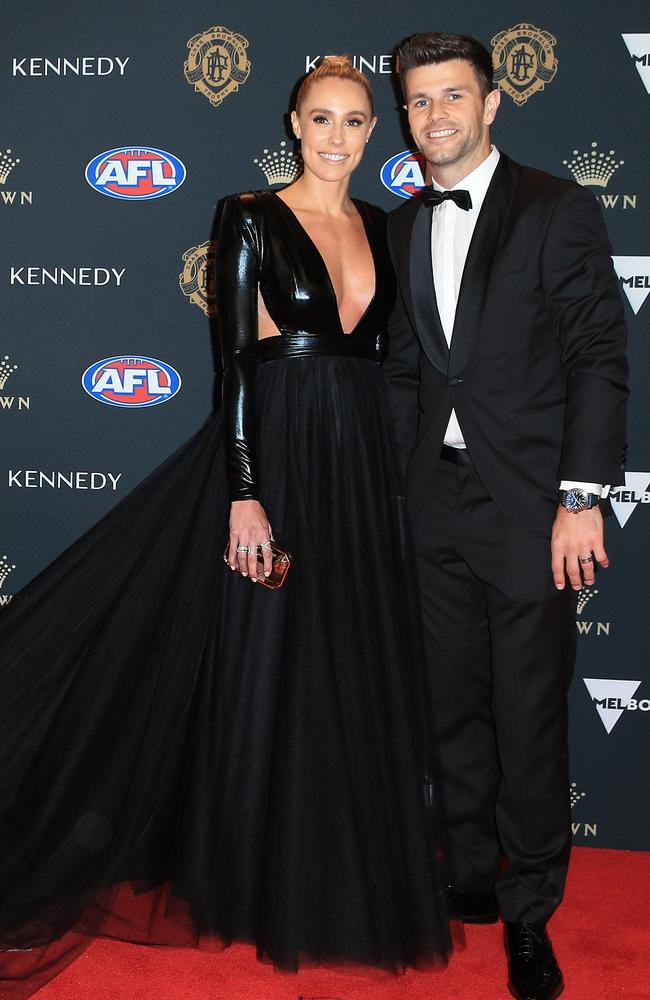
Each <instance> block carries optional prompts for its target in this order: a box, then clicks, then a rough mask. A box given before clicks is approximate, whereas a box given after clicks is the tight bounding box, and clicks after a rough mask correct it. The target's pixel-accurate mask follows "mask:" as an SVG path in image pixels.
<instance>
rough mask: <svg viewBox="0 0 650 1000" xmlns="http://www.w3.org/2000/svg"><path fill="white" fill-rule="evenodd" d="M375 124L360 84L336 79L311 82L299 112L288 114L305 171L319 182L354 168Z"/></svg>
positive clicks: (336, 176) (335, 177) (342, 177)
mask: <svg viewBox="0 0 650 1000" xmlns="http://www.w3.org/2000/svg"><path fill="white" fill-rule="evenodd" d="M376 121H377V119H376V118H373V117H372V114H371V111H370V102H369V101H368V96H367V94H366V92H365V90H364V88H363V87H362V86H361V84H360V83H356V82H355V81H354V80H341V79H338V78H336V77H334V78H332V77H330V78H328V79H325V80H318V81H316V83H313V84H312V85H311V87H310V88H309V89H308V91H307V93H306V95H305V98H304V99H303V102H302V104H301V106H300V108H299V110H297V111H293V112H292V114H291V124H292V125H293V130H294V133H295V135H296V137H297V138H298V139H300V141H301V144H302V145H301V151H302V159H303V162H304V164H305V170H308V171H311V173H313V174H315V175H316V176H317V177H318V178H319V179H320V180H323V181H341V180H343V179H344V178H345V177H348V176H349V175H350V174H351V173H352V171H353V170H355V169H356V167H357V166H358V164H359V162H360V160H361V157H362V156H363V150H364V147H365V144H366V142H367V141H368V139H369V138H370V135H371V133H372V130H373V128H374V127H375V122H376Z"/></svg>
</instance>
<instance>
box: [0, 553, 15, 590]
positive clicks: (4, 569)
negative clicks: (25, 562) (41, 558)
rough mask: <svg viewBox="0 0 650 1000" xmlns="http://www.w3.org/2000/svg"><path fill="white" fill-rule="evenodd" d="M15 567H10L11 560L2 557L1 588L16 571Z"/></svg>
mask: <svg viewBox="0 0 650 1000" xmlns="http://www.w3.org/2000/svg"><path fill="white" fill-rule="evenodd" d="M15 568H16V567H15V565H11V566H10V565H9V560H8V559H7V557H6V556H0V587H2V584H3V583H4V582H5V580H6V579H7V577H8V576H9V574H10V573H12V572H13V571H14V570H15Z"/></svg>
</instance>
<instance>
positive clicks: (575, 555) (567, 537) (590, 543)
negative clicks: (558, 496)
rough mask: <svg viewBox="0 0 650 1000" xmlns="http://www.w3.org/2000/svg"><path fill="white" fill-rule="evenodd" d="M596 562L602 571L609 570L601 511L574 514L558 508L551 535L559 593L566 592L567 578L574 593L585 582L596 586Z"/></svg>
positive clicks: (552, 567)
mask: <svg viewBox="0 0 650 1000" xmlns="http://www.w3.org/2000/svg"><path fill="white" fill-rule="evenodd" d="M589 557H591V558H589ZM586 559H589V561H588V562H585V560H586ZM594 560H595V562H597V563H598V564H599V565H600V566H602V567H603V569H606V568H607V567H608V566H609V559H608V557H607V553H606V552H605V546H604V543H603V515H602V514H601V512H600V509H599V508H598V507H594V508H593V509H592V510H581V511H580V513H578V514H573V513H572V512H571V511H568V510H567V509H566V508H565V507H562V506H560V507H558V511H557V514H556V517H555V522H554V524H553V533H552V535H551V569H552V571H553V579H554V581H555V586H556V587H557V589H558V590H564V587H565V584H566V577H567V576H568V577H569V582H570V584H571V586H572V587H573V589H574V590H580V588H581V587H582V585H583V582H584V584H586V586H588V587H590V586H591V585H592V584H593V582H594V569H595V566H594ZM565 574H566V575H565Z"/></svg>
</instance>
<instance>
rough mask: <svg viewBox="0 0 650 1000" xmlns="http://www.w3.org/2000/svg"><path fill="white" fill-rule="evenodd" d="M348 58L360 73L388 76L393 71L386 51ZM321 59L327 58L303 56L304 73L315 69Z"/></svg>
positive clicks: (390, 57)
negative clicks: (380, 53)
mask: <svg viewBox="0 0 650 1000" xmlns="http://www.w3.org/2000/svg"><path fill="white" fill-rule="evenodd" d="M350 58H351V60H352V65H353V66H354V68H355V69H358V70H359V72H360V73H372V74H373V75H375V74H376V75H378V76H388V75H389V74H390V73H392V71H393V64H392V56H391V55H390V53H388V52H385V53H383V54H382V55H372V56H351V57H350ZM321 59H327V56H322V55H320V56H305V73H310V72H311V71H312V70H313V69H316V67H317V66H318V63H319V61H320V60H321Z"/></svg>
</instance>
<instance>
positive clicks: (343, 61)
mask: <svg viewBox="0 0 650 1000" xmlns="http://www.w3.org/2000/svg"><path fill="white" fill-rule="evenodd" d="M320 80H351V81H352V83H358V84H359V85H360V86H361V87H363V89H364V91H365V94H366V97H367V98H368V103H369V104H370V117H371V118H372V117H373V116H374V114H375V102H374V100H373V97H372V87H371V86H370V83H369V82H368V77H367V76H364V75H363V73H360V72H359V70H358V69H355V67H354V66H353V65H352V62H351V61H350V59H349V57H348V56H325V57H324V58H323V59H321V60H320V62H319V64H318V66H317V67H316V69H313V70H311V72H309V73H307V75H306V76H305V77H304V78H303V80H302V83H301V84H300V86H299V88H298V93H297V94H296V111H298V112H299V111H300V107H301V105H302V104H303V102H304V101H305V98H306V97H307V94H308V92H309V90H310V88H311V87H312V85H313V84H314V83H318V82H319V81H320Z"/></svg>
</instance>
